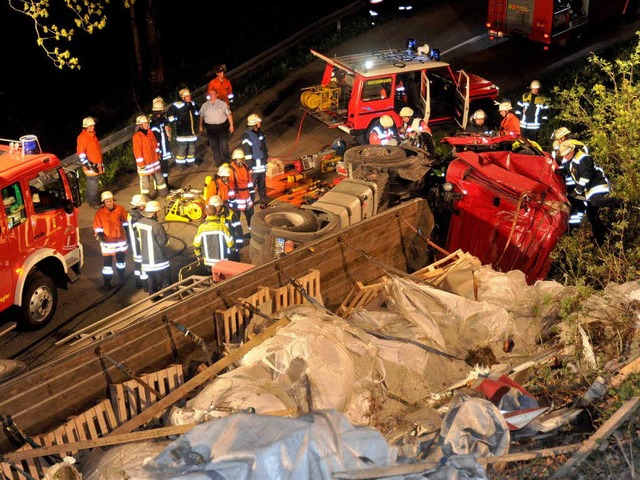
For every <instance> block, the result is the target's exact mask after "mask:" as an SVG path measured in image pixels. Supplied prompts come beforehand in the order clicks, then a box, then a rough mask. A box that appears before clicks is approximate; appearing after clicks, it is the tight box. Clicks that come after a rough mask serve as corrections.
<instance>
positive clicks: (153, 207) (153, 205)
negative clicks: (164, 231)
mask: <svg viewBox="0 0 640 480" xmlns="http://www.w3.org/2000/svg"><path fill="white" fill-rule="evenodd" d="M160 210H162V207H161V206H160V203H159V202H157V201H155V200H151V201H150V202H147V204H146V205H145V206H144V211H145V212H146V213H155V212H159V211H160Z"/></svg>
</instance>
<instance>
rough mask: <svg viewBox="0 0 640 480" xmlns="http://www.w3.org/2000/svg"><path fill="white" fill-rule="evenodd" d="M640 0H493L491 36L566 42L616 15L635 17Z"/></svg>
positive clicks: (488, 26)
mask: <svg viewBox="0 0 640 480" xmlns="http://www.w3.org/2000/svg"><path fill="white" fill-rule="evenodd" d="M637 9H638V0H489V4H488V13H487V28H488V29H489V37H490V38H491V39H496V38H503V37H515V36H520V37H526V38H528V39H529V40H531V41H533V42H540V43H543V44H545V49H546V48H548V46H549V45H551V44H558V45H564V44H566V43H567V42H568V41H571V40H575V39H579V38H580V37H581V36H582V35H583V33H584V32H585V31H586V30H587V29H589V28H592V27H595V26H598V25H601V24H603V23H604V22H606V21H607V20H610V19H613V18H616V17H622V16H626V17H633V16H635V15H636V13H637Z"/></svg>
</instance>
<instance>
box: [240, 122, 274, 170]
mask: <svg viewBox="0 0 640 480" xmlns="http://www.w3.org/2000/svg"><path fill="white" fill-rule="evenodd" d="M242 151H243V152H244V158H245V160H246V162H247V165H248V166H249V168H250V169H251V172H252V173H265V172H266V171H267V159H268V158H269V152H268V151H267V138H266V137H265V135H264V133H262V130H260V129H255V130H254V129H253V128H251V127H249V128H247V129H246V130H245V132H244V133H243V134H242Z"/></svg>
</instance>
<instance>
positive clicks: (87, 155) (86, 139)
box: [76, 129, 104, 177]
mask: <svg viewBox="0 0 640 480" xmlns="http://www.w3.org/2000/svg"><path fill="white" fill-rule="evenodd" d="M76 147H77V148H76V152H77V153H78V157H80V163H82V171H83V172H84V174H85V175H86V176H87V177H95V176H97V175H100V174H101V173H104V165H103V163H102V149H101V148H100V141H99V140H98V136H97V135H96V133H95V132H93V133H90V132H88V131H87V130H85V129H83V130H82V131H81V132H80V135H78V141H77V144H76ZM89 163H95V164H96V165H98V171H97V172H94V171H93V170H92V169H91V168H90V166H89Z"/></svg>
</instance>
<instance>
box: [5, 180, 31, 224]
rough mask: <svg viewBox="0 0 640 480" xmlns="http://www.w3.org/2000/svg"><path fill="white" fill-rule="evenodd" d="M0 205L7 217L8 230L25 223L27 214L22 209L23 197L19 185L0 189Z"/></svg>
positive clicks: (15, 184)
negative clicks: (0, 204)
mask: <svg viewBox="0 0 640 480" xmlns="http://www.w3.org/2000/svg"><path fill="white" fill-rule="evenodd" d="M2 203H3V205H4V211H5V214H6V216H7V224H8V226H9V229H12V228H15V227H17V226H18V225H21V224H22V223H24V222H26V221H27V213H26V212H25V208H24V197H23V196H22V189H21V188H20V184H19V183H14V184H13V185H9V186H8V187H5V188H3V189H2Z"/></svg>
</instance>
